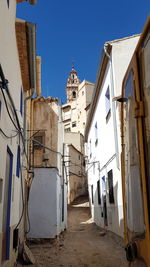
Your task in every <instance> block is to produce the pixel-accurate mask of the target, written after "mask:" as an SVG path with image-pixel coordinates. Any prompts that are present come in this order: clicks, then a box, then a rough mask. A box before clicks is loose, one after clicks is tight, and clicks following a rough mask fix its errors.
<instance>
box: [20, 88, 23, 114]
mask: <svg viewBox="0 0 150 267" xmlns="http://www.w3.org/2000/svg"><path fill="white" fill-rule="evenodd" d="M22 111H23V93H22V88H21V91H20V113H21V115H22Z"/></svg>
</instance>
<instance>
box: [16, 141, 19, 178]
mask: <svg viewBox="0 0 150 267" xmlns="http://www.w3.org/2000/svg"><path fill="white" fill-rule="evenodd" d="M19 175H20V146H18V149H17V165H16V176H17V177H18V178H19Z"/></svg>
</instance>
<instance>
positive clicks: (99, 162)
mask: <svg viewBox="0 0 150 267" xmlns="http://www.w3.org/2000/svg"><path fill="white" fill-rule="evenodd" d="M138 39H139V36H132V37H129V38H124V39H121V40H116V41H112V42H108V43H106V44H105V45H104V49H103V50H102V56H101V61H100V66H99V70H98V76H97V82H96V86H95V90H94V94H93V98H92V103H91V107H90V111H89V114H88V120H87V125H86V130H85V140H86V141H87V144H88V161H87V174H88V189H89V196H90V206H91V213H92V217H93V219H94V221H95V222H96V224H97V225H99V226H101V227H103V228H106V229H108V230H110V231H112V232H114V233H115V234H117V235H119V236H121V237H123V204H122V184H121V170H120V168H121V163H120V153H121V145H120V121H119V107H118V105H117V104H116V102H114V101H113V99H114V98H115V97H117V96H119V95H120V94H121V84H122V79H123V76H124V74H125V71H126V69H127V67H128V64H129V61H130V59H131V57H132V54H133V52H134V49H135V47H136V44H137V41H138Z"/></svg>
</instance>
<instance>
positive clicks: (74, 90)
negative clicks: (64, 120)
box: [66, 66, 80, 103]
mask: <svg viewBox="0 0 150 267" xmlns="http://www.w3.org/2000/svg"><path fill="white" fill-rule="evenodd" d="M79 84H80V81H79V78H78V76H77V72H76V71H75V69H74V66H72V70H71V72H70V75H69V78H68V81H67V88H66V94H67V103H68V102H72V101H74V100H76V99H77V94H78V86H79Z"/></svg>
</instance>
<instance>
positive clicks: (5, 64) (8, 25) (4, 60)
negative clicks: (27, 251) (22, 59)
mask: <svg viewBox="0 0 150 267" xmlns="http://www.w3.org/2000/svg"><path fill="white" fill-rule="evenodd" d="M15 17H16V0H12V1H9V8H8V5H7V1H6V0H1V1H0V22H1V23H0V36H1V42H0V64H1V65H2V68H3V71H4V74H5V77H6V79H7V80H8V81H9V89H10V93H11V96H12V98H13V100H14V103H15V107H16V110H17V113H18V117H19V119H20V124H21V125H22V117H21V114H20V111H19V110H20V91H21V87H22V81H21V73H20V64H19V57H18V50H17V44H16V34H15ZM0 101H1V103H2V104H1V116H0V127H1V128H2V130H3V131H4V132H5V133H6V134H7V135H8V136H11V135H14V134H15V133H16V132H15V128H14V126H13V124H12V122H11V121H10V119H9V117H8V114H7V111H6V108H5V104H4V100H3V97H2V93H1V91H0ZM8 102H9V101H8ZM8 105H9V104H8ZM9 109H10V113H11V107H10V106H9ZM11 114H12V113H11ZM7 146H8V147H9V148H10V150H11V152H12V154H13V179H12V188H11V213H10V228H11V239H10V261H13V258H14V255H15V251H14V250H13V248H12V242H13V240H12V231H13V228H14V226H15V225H16V224H17V223H18V221H19V218H20V212H19V208H20V207H19V203H21V201H20V178H17V177H16V157H17V146H18V137H16V138H12V139H6V138H5V137H4V136H3V135H2V134H1V133H0V148H1V153H0V178H1V179H2V201H1V203H0V265H1V255H2V253H1V250H2V220H3V200H4V186H5V172H6V153H7Z"/></svg>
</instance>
